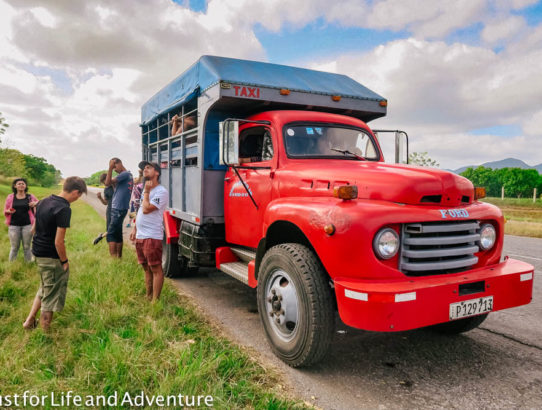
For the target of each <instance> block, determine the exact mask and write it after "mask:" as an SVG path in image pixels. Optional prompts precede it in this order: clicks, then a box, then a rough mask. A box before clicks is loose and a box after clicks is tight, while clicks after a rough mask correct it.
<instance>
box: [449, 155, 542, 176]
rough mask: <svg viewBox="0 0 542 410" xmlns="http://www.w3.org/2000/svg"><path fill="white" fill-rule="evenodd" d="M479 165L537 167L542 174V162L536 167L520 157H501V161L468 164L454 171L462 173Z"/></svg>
mask: <svg viewBox="0 0 542 410" xmlns="http://www.w3.org/2000/svg"><path fill="white" fill-rule="evenodd" d="M478 167H485V168H492V169H501V168H522V169H536V170H537V171H538V172H539V173H540V174H542V164H538V165H536V166H534V167H532V166H530V165H529V164H526V163H525V162H523V161H522V160H520V159H516V158H506V159H501V160H500V161H491V162H484V163H483V164H482V165H467V166H466V167H461V168H457V169H456V170H454V171H453V172H455V173H456V174H461V173H462V172H465V171H466V170H467V168H478Z"/></svg>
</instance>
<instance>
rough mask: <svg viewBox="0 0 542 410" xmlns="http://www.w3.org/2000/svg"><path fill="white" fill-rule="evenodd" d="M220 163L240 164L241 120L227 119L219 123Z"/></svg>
mask: <svg viewBox="0 0 542 410" xmlns="http://www.w3.org/2000/svg"><path fill="white" fill-rule="evenodd" d="M218 128H219V144H220V164H221V165H228V166H230V165H238V164H239V121H235V120H226V121H222V122H220V123H219V124H218Z"/></svg>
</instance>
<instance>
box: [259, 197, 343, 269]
mask: <svg viewBox="0 0 542 410" xmlns="http://www.w3.org/2000/svg"><path fill="white" fill-rule="evenodd" d="M330 199H331V201H325V202H326V203H324V204H321V205H320V206H318V205H317V206H316V207H314V208H313V209H310V203H308V202H314V198H311V199H309V200H308V201H307V203H305V201H304V198H283V199H278V200H275V201H272V202H271V203H270V204H269V206H268V208H267V210H266V214H265V217H264V236H263V238H262V239H261V240H260V242H259V243H258V248H257V250H256V260H255V274H256V278H257V276H258V272H259V268H260V262H261V260H262V258H263V256H264V254H265V252H266V251H267V250H268V249H269V248H272V247H273V246H275V245H278V244H280V243H286V242H293V243H300V244H303V245H305V246H307V247H308V248H309V249H311V250H313V251H314V253H315V255H316V257H317V258H318V259H320V255H319V253H318V252H317V250H316V249H315V246H314V244H313V242H312V241H311V239H310V238H313V237H315V235H320V236H321V235H323V231H322V232H318V233H316V232H315V231H316V230H318V231H319V229H317V226H315V224H314V215H315V214H318V213H321V212H322V209H326V208H327V209H329V208H330V207H332V206H333V205H334V204H335V202H336V200H335V199H334V198H330ZM300 200H301V201H300ZM300 202H301V203H300ZM327 202H329V203H327ZM311 221H312V222H311ZM320 262H322V261H321V260H320Z"/></svg>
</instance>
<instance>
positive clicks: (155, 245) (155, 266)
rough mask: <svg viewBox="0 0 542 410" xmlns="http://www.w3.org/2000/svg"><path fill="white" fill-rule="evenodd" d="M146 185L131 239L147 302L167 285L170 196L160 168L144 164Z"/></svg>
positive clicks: (153, 298) (154, 164)
mask: <svg viewBox="0 0 542 410" xmlns="http://www.w3.org/2000/svg"><path fill="white" fill-rule="evenodd" d="M139 168H141V169H143V177H144V178H145V181H146V182H145V185H144V187H143V194H142V197H141V205H140V207H139V210H138V212H137V216H136V223H135V225H134V227H133V228H132V232H131V233H130V240H131V241H132V242H134V241H135V247H136V253H137V261H138V262H139V263H140V264H141V266H142V267H143V270H144V271H145V287H146V288H147V299H149V300H153V301H154V300H157V299H158V298H159V297H160V293H161V292H162V285H163V284H164V272H163V271H162V238H163V237H164V217H163V214H164V211H165V210H166V208H167V205H168V202H169V193H168V191H167V189H166V188H164V187H163V186H162V185H160V182H159V179H160V173H161V170H160V165H158V164H156V163H154V162H147V161H141V162H140V163H139Z"/></svg>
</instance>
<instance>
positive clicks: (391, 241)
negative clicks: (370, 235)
mask: <svg viewBox="0 0 542 410" xmlns="http://www.w3.org/2000/svg"><path fill="white" fill-rule="evenodd" d="M373 248H374V251H375V253H376V255H377V256H378V257H380V258H382V259H390V258H393V257H394V256H395V255H396V254H397V251H398V250H399V235H398V234H397V232H395V231H394V230H393V229H391V228H384V229H381V230H380V231H378V233H377V234H376V236H375V238H374V240H373Z"/></svg>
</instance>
